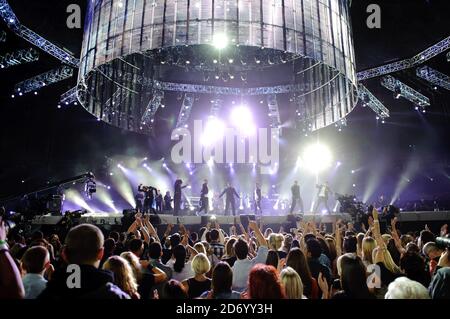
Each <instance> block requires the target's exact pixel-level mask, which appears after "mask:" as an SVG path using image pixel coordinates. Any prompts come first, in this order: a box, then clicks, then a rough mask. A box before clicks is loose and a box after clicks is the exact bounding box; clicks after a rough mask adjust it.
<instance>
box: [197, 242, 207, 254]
mask: <svg viewBox="0 0 450 319" xmlns="http://www.w3.org/2000/svg"><path fill="white" fill-rule="evenodd" d="M194 249H195V250H196V251H197V252H198V253H203V254H205V255H206V249H205V246H204V245H203V244H202V243H196V244H195V245H194Z"/></svg>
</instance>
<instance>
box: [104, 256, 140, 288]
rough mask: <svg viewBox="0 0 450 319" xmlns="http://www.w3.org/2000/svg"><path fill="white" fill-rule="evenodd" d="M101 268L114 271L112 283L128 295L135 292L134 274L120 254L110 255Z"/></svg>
mask: <svg viewBox="0 0 450 319" xmlns="http://www.w3.org/2000/svg"><path fill="white" fill-rule="evenodd" d="M103 269H105V270H109V271H112V272H113V273H114V283H115V284H116V285H117V286H118V287H119V288H120V289H122V290H123V291H125V292H126V293H128V294H129V295H130V296H133V295H136V294H137V289H138V285H137V282H136V276H135V274H134V273H133V270H132V268H131V266H130V264H129V262H128V261H127V260H126V259H125V258H122V257H120V256H111V257H109V258H108V259H107V260H106V261H105V263H104V264H103Z"/></svg>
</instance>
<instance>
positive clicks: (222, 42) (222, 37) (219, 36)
mask: <svg viewBox="0 0 450 319" xmlns="http://www.w3.org/2000/svg"><path fill="white" fill-rule="evenodd" d="M227 45H228V37H227V35H226V34H224V33H216V34H214V37H213V46H214V47H215V48H216V49H218V50H222V49H225V48H226V47H227Z"/></svg>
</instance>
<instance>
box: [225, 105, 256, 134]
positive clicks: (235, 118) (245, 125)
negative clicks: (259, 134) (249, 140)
mask: <svg viewBox="0 0 450 319" xmlns="http://www.w3.org/2000/svg"><path fill="white" fill-rule="evenodd" d="M231 121H232V123H233V125H234V126H235V127H236V128H237V129H239V131H240V133H242V134H243V135H244V136H250V135H253V134H255V132H256V127H255V124H253V116H252V112H251V111H250V109H249V108H248V107H246V106H243V105H241V106H238V107H236V108H234V109H233V110H232V112H231Z"/></svg>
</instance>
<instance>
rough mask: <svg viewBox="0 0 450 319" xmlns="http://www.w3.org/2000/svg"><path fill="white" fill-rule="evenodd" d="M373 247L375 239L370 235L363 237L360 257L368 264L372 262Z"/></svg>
mask: <svg viewBox="0 0 450 319" xmlns="http://www.w3.org/2000/svg"><path fill="white" fill-rule="evenodd" d="M375 247H377V243H376V241H375V239H373V238H372V237H365V238H364V239H363V241H362V249H361V251H362V256H361V257H362V258H361V259H362V260H363V261H365V262H367V263H369V264H372V263H373V258H372V253H373V250H374V249H375Z"/></svg>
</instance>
